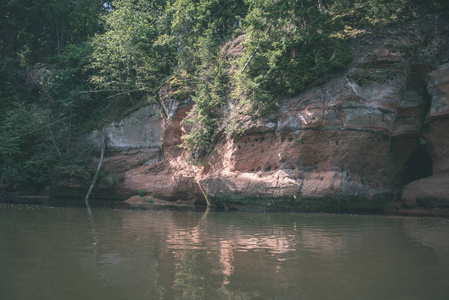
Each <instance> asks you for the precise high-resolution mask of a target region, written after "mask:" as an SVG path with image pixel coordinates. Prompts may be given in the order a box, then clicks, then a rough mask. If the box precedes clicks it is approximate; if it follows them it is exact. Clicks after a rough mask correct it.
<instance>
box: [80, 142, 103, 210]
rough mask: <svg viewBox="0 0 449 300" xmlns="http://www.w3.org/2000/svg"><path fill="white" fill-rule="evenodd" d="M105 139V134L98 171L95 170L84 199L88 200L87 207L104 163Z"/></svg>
mask: <svg viewBox="0 0 449 300" xmlns="http://www.w3.org/2000/svg"><path fill="white" fill-rule="evenodd" d="M105 140H106V137H105V135H104V134H103V136H102V141H101V154H100V161H99V162H98V167H97V171H96V172H95V175H94V178H93V179H92V183H91V184H90V187H89V190H88V191H87V195H86V198H85V199H84V201H85V202H86V206H87V207H89V196H90V193H91V192H92V190H93V188H94V186H95V183H96V182H97V179H98V174H99V173H100V169H101V164H102V163H103V157H104V150H105V148H106V143H105Z"/></svg>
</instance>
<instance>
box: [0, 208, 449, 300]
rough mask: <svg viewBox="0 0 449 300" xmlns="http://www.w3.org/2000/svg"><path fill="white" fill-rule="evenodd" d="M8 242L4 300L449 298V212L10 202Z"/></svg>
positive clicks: (3, 247) (5, 211)
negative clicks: (438, 215) (423, 215)
mask: <svg viewBox="0 0 449 300" xmlns="http://www.w3.org/2000/svg"><path fill="white" fill-rule="evenodd" d="M86 218H87V219H86ZM0 238H1V240H2V241H3V242H2V243H1V244H0V295H2V299H80V298H83V299H105V298H106V297H107V299H345V300H347V299H447V295H449V287H448V286H447V284H446V283H447V281H448V279H449V220H447V219H418V218H403V217H385V216H383V217H382V216H345V215H312V214H308V215H302V214H262V213H216V212H209V211H206V212H203V213H198V212H174V211H135V210H134V211H130V210H113V209H95V208H94V209H92V210H91V214H89V213H87V212H86V208H84V209H83V208H47V207H30V206H24V207H15V206H8V205H6V206H2V207H0ZM3 295H5V297H3ZM6 296H7V297H6Z"/></svg>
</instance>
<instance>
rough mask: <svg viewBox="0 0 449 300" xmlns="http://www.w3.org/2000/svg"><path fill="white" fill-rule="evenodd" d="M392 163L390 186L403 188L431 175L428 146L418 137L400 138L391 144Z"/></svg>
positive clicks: (431, 161)
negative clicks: (393, 171)
mask: <svg viewBox="0 0 449 300" xmlns="http://www.w3.org/2000/svg"><path fill="white" fill-rule="evenodd" d="M392 144H393V145H392V156H391V158H392V162H393V164H394V169H395V170H396V172H395V176H394V177H393V182H392V185H393V186H394V187H396V188H401V189H402V188H403V187H404V186H405V185H407V184H409V183H410V182H412V181H415V180H419V179H422V178H426V177H430V176H432V175H433V160H432V157H431V156H430V154H429V152H428V149H427V147H428V145H425V144H421V143H420V139H419V137H418V136H402V137H398V138H395V139H394V141H393V142H392Z"/></svg>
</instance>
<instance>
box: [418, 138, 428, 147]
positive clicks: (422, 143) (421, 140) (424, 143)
mask: <svg viewBox="0 0 449 300" xmlns="http://www.w3.org/2000/svg"><path fill="white" fill-rule="evenodd" d="M419 144H420V145H421V146H422V147H425V146H426V145H427V140H426V139H425V138H423V137H422V136H420V137H419Z"/></svg>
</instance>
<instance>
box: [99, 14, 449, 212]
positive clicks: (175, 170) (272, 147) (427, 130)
mask: <svg viewBox="0 0 449 300" xmlns="http://www.w3.org/2000/svg"><path fill="white" fill-rule="evenodd" d="M448 33H449V23H448V21H447V20H446V19H444V18H443V17H442V16H441V17H440V16H438V17H435V16H423V17H419V18H416V20H415V22H409V23H407V24H401V25H396V26H391V27H386V28H382V29H379V30H378V31H375V32H366V33H364V34H361V35H360V36H358V37H356V38H354V39H353V40H352V41H351V47H352V49H353V50H352V51H353V55H354V61H353V63H352V65H351V66H350V68H349V69H348V70H347V71H346V72H344V73H342V74H336V75H335V77H334V78H333V79H331V80H329V81H328V82H327V83H326V84H323V85H320V86H313V87H310V88H309V89H308V90H306V91H305V92H303V93H302V94H300V95H298V96H296V97H293V98H290V99H284V100H282V101H281V102H279V106H278V109H277V110H276V112H274V113H272V114H271V115H267V116H265V117H263V118H261V119H248V120H246V121H245V124H244V128H245V130H244V132H243V134H242V135H241V136H240V137H238V138H235V139H233V138H230V137H226V136H225V135H222V136H221V137H220V138H219V139H218V140H217V141H216V148H215V149H216V150H215V151H213V152H212V154H211V155H209V156H208V157H205V158H203V159H202V160H201V162H200V163H199V164H196V165H194V164H192V163H191V162H190V161H189V159H188V155H187V154H186V153H185V152H184V150H183V148H182V147H180V145H181V143H182V135H183V133H185V132H186V131H187V132H188V130H189V127H188V126H187V125H186V124H185V122H184V119H185V118H186V117H188V114H189V110H190V109H191V107H192V103H191V102H189V100H188V99H187V100H186V101H179V100H175V99H171V98H170V93H163V94H161V99H162V101H161V103H160V104H153V105H149V106H147V107H144V108H142V109H140V110H139V111H137V112H135V113H134V114H133V115H130V116H129V117H128V118H126V119H124V120H122V121H120V122H117V123H112V124H110V125H109V126H107V127H106V128H105V132H106V133H107V136H108V140H109V144H108V149H109V150H108V154H107V157H106V159H105V162H104V168H105V169H106V170H108V172H109V180H110V182H111V186H109V187H107V188H103V189H101V188H100V189H97V193H96V195H97V196H100V195H103V196H106V197H112V196H114V197H119V198H122V199H125V198H127V197H130V196H133V195H136V194H137V191H138V190H144V191H145V192H147V194H148V195H151V196H153V197H156V198H159V199H165V200H169V201H178V202H188V203H197V204H199V203H201V204H205V203H206V198H205V197H207V200H208V201H210V202H211V203H212V204H214V205H218V206H222V207H230V208H232V207H239V206H241V205H245V206H258V207H264V208H277V209H298V210H326V211H371V210H379V209H383V208H384V207H386V206H387V205H388V204H389V207H390V209H391V210H397V211H401V210H403V209H409V208H415V207H419V206H421V207H426V208H445V207H449V184H448V183H449V158H448V157H449V155H448V153H447V152H448V151H449V133H448V131H447V129H446V128H449V63H448V62H449V59H448V58H449V36H448ZM92 137H93V139H95V133H94V134H93V136H92Z"/></svg>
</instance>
